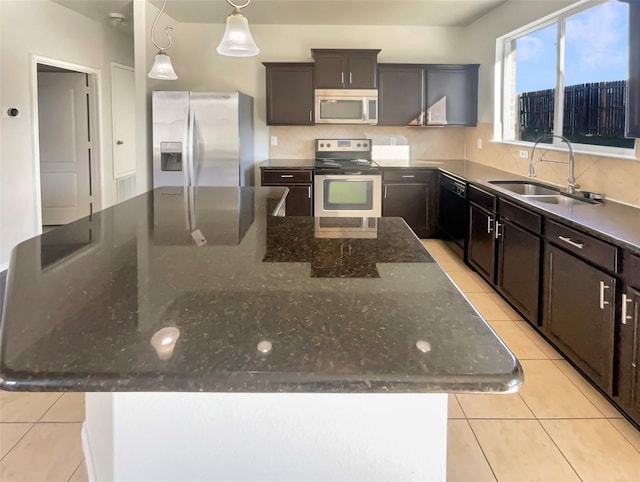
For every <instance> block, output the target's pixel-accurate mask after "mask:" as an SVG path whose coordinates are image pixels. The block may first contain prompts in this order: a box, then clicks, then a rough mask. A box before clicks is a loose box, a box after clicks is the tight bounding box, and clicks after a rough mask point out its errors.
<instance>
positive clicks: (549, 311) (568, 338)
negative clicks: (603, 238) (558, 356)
mask: <svg viewBox="0 0 640 482" xmlns="http://www.w3.org/2000/svg"><path fill="white" fill-rule="evenodd" d="M545 249H546V255H545V287H544V292H545V306H544V310H545V312H544V322H543V328H544V330H545V332H546V333H547V336H549V338H550V339H551V340H553V341H554V342H556V343H557V344H558V346H559V347H560V348H561V349H562V350H563V351H564V352H565V354H566V355H567V356H568V357H569V358H570V359H571V360H572V361H573V362H574V363H576V365H578V366H579V367H580V368H581V369H582V370H583V371H584V372H585V373H586V374H587V375H588V376H589V378H591V380H593V381H594V382H595V383H597V384H598V385H599V386H600V387H601V388H602V389H603V390H605V391H606V392H607V393H609V394H611V391H612V378H613V376H612V375H613V330H614V316H615V292H616V280H615V279H614V278H612V277H611V276H609V275H608V274H607V273H605V272H604V271H601V270H599V269H596V268H594V267H592V266H591V265H589V264H587V263H585V262H584V261H582V260H580V259H578V258H577V257H575V256H573V255H572V254H569V253H567V252H565V251H563V250H562V249H559V248H557V247H555V246H553V245H550V244H547V245H546V246H545Z"/></svg>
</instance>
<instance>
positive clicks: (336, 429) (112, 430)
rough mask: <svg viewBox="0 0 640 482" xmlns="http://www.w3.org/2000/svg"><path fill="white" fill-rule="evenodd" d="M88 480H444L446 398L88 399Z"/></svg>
mask: <svg viewBox="0 0 640 482" xmlns="http://www.w3.org/2000/svg"><path fill="white" fill-rule="evenodd" d="M82 443H83V449H84V455H85V460H86V464H87V470H88V473H89V480H90V481H91V482H214V481H223V482H231V481H243V482H244V481H251V482H256V481H260V482H264V481H274V482H276V481H277V482H288V481H291V482H303V481H319V482H320V481H322V482H326V481H332V482H340V481H344V482H354V481H404V482H407V481H439V482H444V481H445V480H446V455H447V394H444V393H427V394H416V393H411V394H396V393H392V394H387V393H374V394H372V393H366V394H365V393H363V394H358V393H336V394H333V393H184V392H180V393H178V392H163V393H148V392H145V393H128V392H118V393H104V392H100V393H87V394H86V420H85V422H84V426H83V429H82Z"/></svg>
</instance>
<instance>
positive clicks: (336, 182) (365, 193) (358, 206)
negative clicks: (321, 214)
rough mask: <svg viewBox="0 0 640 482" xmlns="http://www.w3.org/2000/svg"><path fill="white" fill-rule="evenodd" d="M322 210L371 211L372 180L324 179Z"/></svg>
mask: <svg viewBox="0 0 640 482" xmlns="http://www.w3.org/2000/svg"><path fill="white" fill-rule="evenodd" d="M322 188H323V208H324V210H326V211H353V210H371V209H373V180H371V179H363V180H361V181H360V180H358V179H344V180H343V179H325V180H324V185H323V186H322Z"/></svg>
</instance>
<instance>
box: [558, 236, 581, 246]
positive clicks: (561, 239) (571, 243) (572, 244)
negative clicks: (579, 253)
mask: <svg viewBox="0 0 640 482" xmlns="http://www.w3.org/2000/svg"><path fill="white" fill-rule="evenodd" d="M558 238H560V241H564V242H565V243H567V244H570V245H571V246H573V247H575V248H578V249H582V248H584V244H582V243H576V242H575V241H572V240H571V238H565V237H564V236H558Z"/></svg>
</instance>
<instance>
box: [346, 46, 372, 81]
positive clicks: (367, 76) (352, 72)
mask: <svg viewBox="0 0 640 482" xmlns="http://www.w3.org/2000/svg"><path fill="white" fill-rule="evenodd" d="M348 64H349V68H348V69H347V70H348V71H347V72H345V83H348V84H347V85H348V87H349V88H350V89H375V88H376V87H377V82H376V77H377V76H376V69H377V66H378V61H377V54H367V53H363V54H360V53H358V54H349V56H348Z"/></svg>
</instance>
